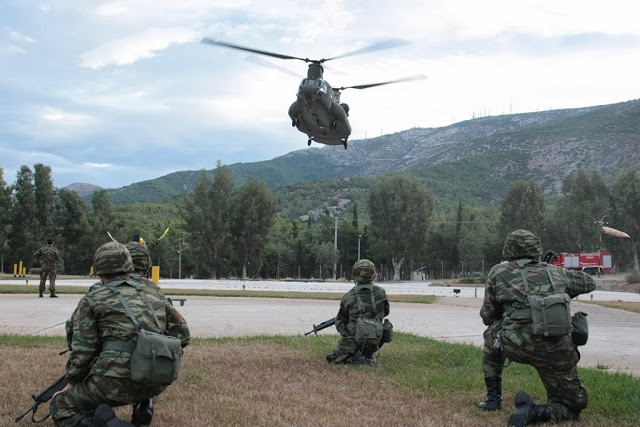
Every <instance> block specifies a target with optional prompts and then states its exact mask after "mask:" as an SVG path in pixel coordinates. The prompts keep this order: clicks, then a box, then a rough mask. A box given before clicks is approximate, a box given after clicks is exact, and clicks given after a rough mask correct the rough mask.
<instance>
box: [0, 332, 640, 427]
mask: <svg viewBox="0 0 640 427" xmlns="http://www.w3.org/2000/svg"><path fill="white" fill-rule="evenodd" d="M323 339H324V341H325V342H322V341H320V340H319V339H317V338H315V337H306V338H305V337H300V336H286V337H284V336H276V337H266V336H259V337H253V338H220V339H195V340H193V343H192V345H190V346H189V347H187V349H186V350H185V356H184V359H183V365H182V368H181V372H180V377H179V379H178V381H177V382H176V383H174V384H173V385H172V386H170V387H169V388H168V389H167V391H165V392H164V393H163V394H162V395H161V396H159V397H158V398H157V400H156V415H155V418H154V425H156V426H176V425H181V426H208V425H222V426H231V425H234V426H250V425H251V426H254V425H257V426H333V425H339V426H342V425H350V426H365V425H391V426H400V425H402V426H405V425H406V426H444V425H446V426H471V425H484V426H494V425H495V426H498V425H504V424H505V422H506V420H507V418H508V417H509V414H510V413H511V411H512V410H513V404H512V401H513V397H514V395H515V393H516V392H517V391H519V390H521V389H524V390H527V391H528V392H529V393H530V394H531V395H532V396H534V399H535V400H536V401H538V402H539V401H541V400H544V398H545V393H544V389H543V387H542V384H541V383H540V380H539V379H538V376H537V374H536V372H535V371H534V370H533V369H531V368H530V367H528V366H523V365H518V364H511V365H510V366H508V367H507V368H506V369H505V372H504V401H503V409H502V410H500V411H497V412H493V413H485V412H483V411H480V410H478V409H476V408H475V405H476V404H477V403H478V402H479V401H481V400H483V398H484V394H485V390H484V383H483V379H482V367H481V357H482V352H481V350H480V349H479V348H476V347H473V346H471V345H463V344H450V343H443V342H439V341H435V340H431V339H427V338H421V337H417V336H414V335H410V334H403V333H397V334H396V338H395V340H394V342H392V343H391V344H388V345H386V346H385V347H384V348H383V349H382V351H381V353H380V354H379V355H378V364H377V365H376V366H374V367H353V366H333V365H328V364H327V363H326V362H325V359H324V358H325V356H326V355H327V354H329V353H330V352H331V350H332V348H333V346H334V345H335V344H336V343H337V340H338V336H337V335H331V336H327V337H323ZM63 348H64V340H63V338H61V337H22V336H8V335H0V350H1V351H2V355H3V357H2V359H0V360H1V361H0V366H2V372H3V374H4V376H5V379H9V378H10V380H5V381H3V382H2V383H0V395H2V396H3V398H2V399H1V400H0V419H1V420H3V424H2V425H7V426H8V425H14V424H13V419H14V418H15V417H16V416H17V415H18V414H19V413H20V412H22V411H23V410H25V409H27V408H28V407H29V406H30V405H31V399H30V397H29V396H30V394H32V393H36V392H40V391H41V390H42V389H44V388H45V387H46V386H48V385H49V383H50V382H52V381H53V380H55V379H56V378H57V377H58V376H59V375H60V374H61V372H63V370H64V365H65V361H66V356H61V357H59V356H58V352H59V351H60V350H61V349H63ZM581 376H582V378H583V380H584V382H585V384H586V387H587V389H588V391H589V399H590V401H589V407H588V408H587V409H586V410H585V411H584V412H583V414H582V421H581V423H569V424H566V425H568V426H572V425H573V426H578V425H580V426H614V425H615V426H620V425H629V426H631V425H639V424H640V409H639V406H638V402H639V401H640V379H637V378H633V377H632V376H630V375H626V374H609V373H606V372H602V371H599V370H597V369H581ZM43 409H44V410H47V409H48V406H45V407H44V408H43ZM118 413H119V415H120V416H121V417H122V418H125V419H128V417H129V416H130V413H131V410H130V408H128V407H125V408H120V409H118ZM25 422H27V421H25V420H23V423H25ZM43 425H52V423H51V422H50V421H48V422H46V423H45V424H43Z"/></svg>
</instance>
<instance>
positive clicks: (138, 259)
mask: <svg viewBox="0 0 640 427" xmlns="http://www.w3.org/2000/svg"><path fill="white" fill-rule="evenodd" d="M126 246H127V249H128V250H129V253H130V254H131V260H132V261H133V272H132V273H131V274H130V276H131V277H133V278H134V279H136V280H137V279H139V278H143V279H147V278H148V277H149V267H151V255H150V254H149V250H148V249H147V247H146V246H145V245H144V244H143V243H140V242H135V241H134V242H129V243H127V244H126ZM144 283H146V284H153V286H155V287H157V286H156V284H155V282H153V281H151V280H148V279H147V280H144Z"/></svg>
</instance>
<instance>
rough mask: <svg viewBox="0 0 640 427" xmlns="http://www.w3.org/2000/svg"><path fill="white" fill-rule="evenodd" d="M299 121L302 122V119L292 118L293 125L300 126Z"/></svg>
mask: <svg viewBox="0 0 640 427" xmlns="http://www.w3.org/2000/svg"><path fill="white" fill-rule="evenodd" d="M298 123H300V119H292V120H291V127H296V126H298Z"/></svg>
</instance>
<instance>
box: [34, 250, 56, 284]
mask: <svg viewBox="0 0 640 427" xmlns="http://www.w3.org/2000/svg"><path fill="white" fill-rule="evenodd" d="M33 259H34V260H35V261H36V262H39V263H40V296H42V293H43V292H44V290H45V283H46V282H47V277H49V292H51V295H55V293H56V265H57V264H58V261H60V252H58V249H57V248H56V247H55V246H53V242H51V243H49V244H47V246H43V247H41V248H40V249H38V250H37V251H36V253H34V254H33Z"/></svg>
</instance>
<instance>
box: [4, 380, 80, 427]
mask: <svg viewBox="0 0 640 427" xmlns="http://www.w3.org/2000/svg"><path fill="white" fill-rule="evenodd" d="M68 382H69V380H68V379H67V374H64V375H63V376H61V377H60V378H58V379H57V380H55V382H54V383H53V384H51V385H50V386H49V387H47V388H46V389H45V390H44V391H43V392H42V393H40V394H39V395H37V396H34V395H31V398H32V399H33V400H35V403H34V404H33V406H32V407H31V408H29V409H27V410H26V411H24V412H23V413H22V414H20V415H18V417H17V418H16V419H15V422H16V423H17V422H18V421H20V420H21V419H22V418H24V416H25V415H27V414H28V413H29V412H31V422H32V423H41V422H43V421H44V420H46V419H47V418H49V415H51V412H49V413H48V414H47V415H45V416H44V418H41V419H39V420H36V411H37V410H38V406H39V405H40V404H41V403H46V402H48V401H49V400H50V399H51V397H53V395H54V394H55V393H56V392H57V391H60V390H62V389H63V388H64V387H65V386H66V385H67V383H68Z"/></svg>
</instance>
